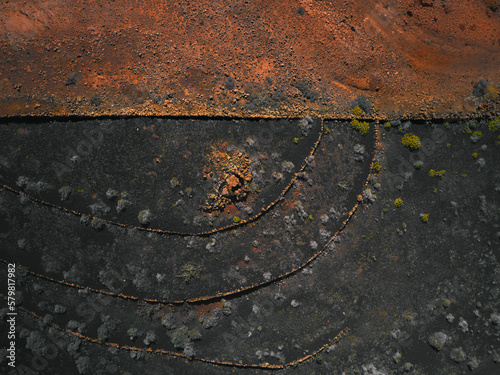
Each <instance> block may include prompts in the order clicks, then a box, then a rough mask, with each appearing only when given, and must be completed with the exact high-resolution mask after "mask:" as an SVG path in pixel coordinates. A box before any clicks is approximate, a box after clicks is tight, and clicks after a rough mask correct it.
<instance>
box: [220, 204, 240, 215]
mask: <svg viewBox="0 0 500 375" xmlns="http://www.w3.org/2000/svg"><path fill="white" fill-rule="evenodd" d="M238 212H240V211H239V210H238V209H237V208H236V206H235V205H234V204H233V203H230V204H228V205H227V206H226V208H225V209H224V213H226V214H236V213H238Z"/></svg>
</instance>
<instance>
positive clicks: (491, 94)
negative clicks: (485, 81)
mask: <svg viewBox="0 0 500 375" xmlns="http://www.w3.org/2000/svg"><path fill="white" fill-rule="evenodd" d="M497 97H498V90H497V89H496V88H495V87H493V86H488V88H487V89H486V92H485V93H484V99H486V101H488V102H489V101H492V100H495V99H496V98H497Z"/></svg>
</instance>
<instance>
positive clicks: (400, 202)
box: [394, 198, 403, 208]
mask: <svg viewBox="0 0 500 375" xmlns="http://www.w3.org/2000/svg"><path fill="white" fill-rule="evenodd" d="M402 205H403V200H402V199H401V198H396V200H395V201H394V206H395V207H396V208H399V207H401V206H402Z"/></svg>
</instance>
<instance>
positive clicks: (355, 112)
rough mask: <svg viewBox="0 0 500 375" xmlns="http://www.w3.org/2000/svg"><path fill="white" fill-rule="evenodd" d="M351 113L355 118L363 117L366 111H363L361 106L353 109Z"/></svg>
mask: <svg viewBox="0 0 500 375" xmlns="http://www.w3.org/2000/svg"><path fill="white" fill-rule="evenodd" d="M351 112H352V114H353V115H354V116H361V115H362V114H363V113H364V111H363V110H362V109H361V107H360V106H359V105H357V106H356V107H354V108H353V109H351Z"/></svg>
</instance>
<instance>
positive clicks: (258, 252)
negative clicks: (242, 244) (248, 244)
mask: <svg viewBox="0 0 500 375" xmlns="http://www.w3.org/2000/svg"><path fill="white" fill-rule="evenodd" d="M252 251H253V252H254V253H255V254H260V253H261V252H262V251H261V250H260V249H259V248H258V247H252Z"/></svg>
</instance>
